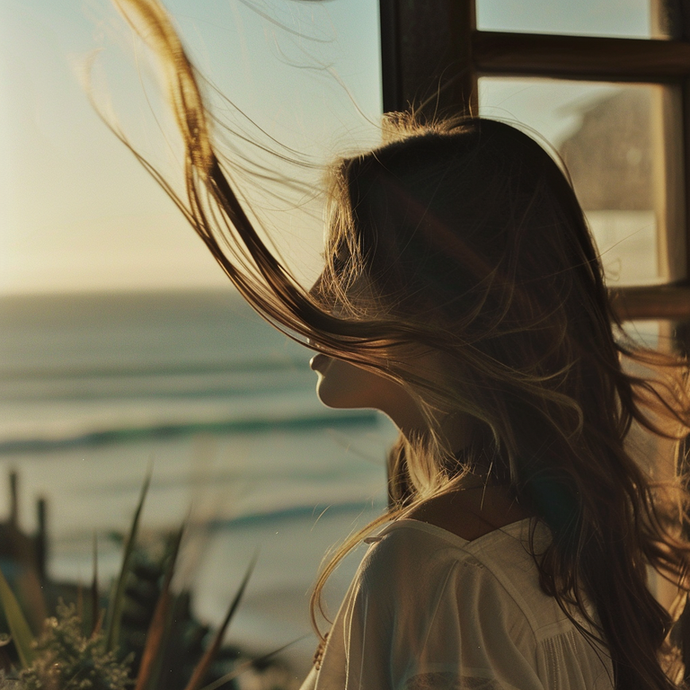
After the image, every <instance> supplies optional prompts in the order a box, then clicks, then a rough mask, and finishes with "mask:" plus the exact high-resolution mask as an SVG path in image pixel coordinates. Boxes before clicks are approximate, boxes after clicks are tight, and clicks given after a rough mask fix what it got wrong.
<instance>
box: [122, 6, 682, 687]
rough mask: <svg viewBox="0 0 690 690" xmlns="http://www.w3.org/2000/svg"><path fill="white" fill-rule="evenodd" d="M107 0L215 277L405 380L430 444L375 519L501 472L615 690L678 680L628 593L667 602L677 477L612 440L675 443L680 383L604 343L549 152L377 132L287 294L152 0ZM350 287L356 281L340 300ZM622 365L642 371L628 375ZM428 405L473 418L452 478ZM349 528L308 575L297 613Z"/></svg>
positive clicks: (346, 166)
mask: <svg viewBox="0 0 690 690" xmlns="http://www.w3.org/2000/svg"><path fill="white" fill-rule="evenodd" d="M119 4H120V5H121V6H123V7H125V8H126V11H125V16H127V17H128V19H129V20H130V21H132V22H133V23H134V24H135V27H136V28H137V29H138V30H139V31H140V33H142V35H144V29H145V34H146V39H147V40H148V41H149V43H150V44H151V45H152V46H153V48H154V49H155V50H156V52H157V53H158V55H159V56H160V58H161V60H162V62H163V65H164V66H165V67H166V69H167V74H168V79H167V81H168V85H169V87H170V89H171V100H172V103H173V107H174V111H175V115H176V117H177V122H178V126H179V128H180V131H181V133H182V137H183V142H184V145H185V150H186V163H185V172H186V182H187V189H186V197H187V198H186V200H182V199H180V198H179V197H178V196H176V195H175V194H174V193H173V192H172V191H171V190H170V187H168V186H167V185H166V183H165V181H164V180H162V178H161V176H160V175H159V174H158V173H157V172H156V171H155V170H153V169H151V167H150V166H148V167H149V170H150V171H151V172H152V174H154V176H156V178H157V179H158V180H159V181H160V182H161V183H162V184H163V185H164V187H165V188H166V190H167V191H168V192H169V193H170V194H171V196H172V197H173V199H174V200H175V201H176V203H177V204H178V206H179V207H180V209H181V210H182V212H183V213H184V214H185V215H186V217H187V219H188V220H189V222H190V223H191V224H192V226H193V227H194V229H195V230H196V232H197V233H198V234H199V236H200V237H201V238H202V240H203V241H204V242H205V243H206V245H207V246H208V248H209V249H210V251H211V252H212V253H213V255H214V256H215V258H216V260H217V261H218V263H219V264H220V265H221V267H222V268H223V270H224V271H225V272H226V274H227V275H228V277H229V278H230V280H232V282H233V283H234V284H235V286H236V287H237V289H238V290H239V291H240V293H241V294H242V295H243V296H244V297H245V299H246V300H247V301H248V302H249V303H250V304H251V305H252V306H253V307H254V308H255V309H256V310H257V311H258V312H259V313H260V314H261V315H263V316H264V317H265V318H266V319H268V320H269V321H270V322H271V323H273V325H275V326H276V327H278V328H280V329H281V330H284V331H285V332H287V334H288V335H290V336H291V337H294V338H297V339H298V340H300V341H302V339H303V338H309V340H310V343H311V345H312V347H314V348H315V349H318V350H320V351H323V352H325V353H327V354H330V355H332V356H335V357H339V358H341V359H345V360H348V361H350V362H352V363H355V364H357V365H359V366H362V367H364V368H367V369H369V370H372V371H376V372H378V373H379V374H381V375H383V376H386V377H388V378H391V379H393V380H395V381H397V382H398V383H400V384H401V385H403V386H404V387H405V388H406V389H407V390H408V391H409V392H410V393H411V394H412V395H413V396H414V397H415V399H416V400H417V401H418V403H419V406H420V409H421V410H422V412H423V413H424V414H425V415H426V417H427V419H428V421H429V428H430V432H429V434H428V435H424V436H421V437H419V438H416V439H412V440H411V441H410V440H406V439H401V440H400V441H399V443H398V445H397V450H396V451H395V452H394V453H393V454H392V456H391V463H390V466H391V489H392V493H393V495H394V497H395V499H396V500H395V505H394V506H393V507H392V510H391V511H390V513H389V514H387V515H385V516H383V517H382V518H381V519H379V520H377V521H376V524H378V523H380V522H381V521H382V520H384V519H386V518H388V517H390V516H394V515H397V514H399V513H400V511H401V510H403V509H405V508H406V507H409V506H410V505H412V504H414V502H415V501H420V500H423V499H424V498H425V497H427V496H429V495H434V494H436V493H438V492H442V491H444V490H447V489H448V487H449V486H452V485H454V483H455V482H456V481H457V480H458V477H461V476H462V474H463V472H465V471H467V468H468V467H471V466H472V465H480V466H481V467H484V468H487V469H488V470H489V471H490V473H491V474H493V475H495V476H499V477H509V479H510V482H511V485H512V487H513V489H514V491H515V494H516V495H517V496H518V498H520V499H522V500H525V501H526V502H528V503H529V504H530V505H532V506H534V509H535V511H536V513H537V514H538V516H539V519H540V520H542V521H543V522H545V523H546V524H547V525H548V527H549V529H550V531H551V533H552V535H553V541H552V543H551V545H550V547H549V548H548V550H547V551H546V553H545V554H544V555H543V557H542V558H540V559H539V560H538V566H539V572H540V576H541V586H542V588H543V589H544V591H545V592H547V593H548V594H550V595H552V596H553V597H555V598H556V600H557V601H558V602H559V604H560V605H561V606H562V608H563V609H564V611H565V612H566V613H567V614H568V615H569V616H571V618H572V619H573V620H574V621H575V617H574V616H573V612H576V613H578V614H579V615H580V616H581V617H584V619H585V620H587V621H588V622H589V624H590V625H591V626H592V627H593V630H594V631H595V633H596V635H597V638H598V639H600V640H602V641H605V643H606V645H607V647H608V650H609V653H610V655H611V659H612V663H613V669H614V675H615V678H614V680H615V687H616V688H618V689H619V690H623V689H625V690H628V689H632V688H640V687H644V688H656V689H662V688H667V689H668V688H672V687H676V683H677V682H679V678H678V672H677V669H676V670H675V671H674V670H673V669H671V661H672V650H671V648H670V646H669V644H668V643H667V638H668V634H669V631H670V628H671V625H672V619H671V616H670V615H669V613H668V612H667V611H666V610H665V609H664V608H663V607H662V606H661V605H660V604H659V603H658V602H657V601H656V600H655V599H654V597H653V596H652V595H651V593H650V591H649V589H648V588H647V575H646V568H647V566H651V567H652V568H654V569H655V570H657V571H658V572H659V573H661V574H662V575H663V576H664V577H666V578H668V579H670V580H671V581H672V582H673V583H674V584H676V585H677V586H678V587H679V588H681V589H682V590H687V588H688V581H687V571H688V563H689V562H690V545H689V544H688V543H687V542H686V541H685V540H683V539H682V538H681V537H680V535H679V529H677V525H679V524H680V521H681V512H680V511H682V510H684V508H685V499H686V494H685V491H684V489H683V487H681V486H680V484H679V483H676V484H673V483H667V484H666V485H661V484H660V483H657V482H654V481H653V479H652V477H651V476H650V473H649V472H647V471H646V470H644V469H643V468H642V467H641V466H640V465H638V464H637V463H636V462H635V460H634V459H633V457H632V455H631V453H630V449H629V448H628V447H627V446H626V440H627V439H628V437H629V433H630V429H631V426H632V425H633V423H635V424H637V425H638V426H640V427H642V428H643V429H645V430H647V431H648V432H649V433H651V434H652V435H654V436H657V437H663V438H670V439H680V438H681V436H682V435H683V434H684V433H685V432H686V429H687V426H688V423H689V421H690V413H689V410H690V405H689V402H688V396H687V392H686V389H685V378H686V373H687V372H686V369H685V365H684V364H683V363H682V362H680V361H679V360H677V359H674V358H673V357H671V356H662V355H660V354H658V353H655V352H651V351H644V350H641V349H638V348H636V347H634V346H633V345H632V344H631V343H629V342H627V341H626V340H625V339H624V338H622V337H620V338H616V337H614V331H613V330H612V324H613V325H618V326H620V324H617V321H616V317H615V314H614V313H613V312H612V309H611V306H610V303H609V300H608V296H607V292H606V288H605V285H604V281H603V277H602V271H601V266H600V263H599V259H598V257H597V253H596V250H595V247H594V245H593V241H592V238H591V235H590V233H589V231H588V228H587V224H586V221H585V218H584V216H583V213H582V210H581V208H580V206H579V204H578V202H577V199H576V197H575V194H574V192H573V190H572V187H571V185H570V184H569V182H568V180H567V177H566V175H564V173H563V171H562V170H561V169H560V168H559V166H558V164H557V163H556V162H555V161H554V159H553V158H552V157H550V156H549V155H548V154H547V153H546V152H545V151H544V150H543V149H542V148H541V147H540V146H539V145H538V144H536V143H535V141H533V140H532V139H531V138H530V137H528V136H527V135H525V134H524V133H522V132H520V131H518V130H517V129H515V128H513V127H510V126H508V125H505V124H502V123H499V122H494V121H490V120H483V119H462V120H458V121H455V122H441V123H436V124H430V125H429V124H427V125H424V126H421V125H417V124H415V123H414V121H413V119H412V118H409V117H404V116H401V117H399V118H398V122H397V123H396V126H395V127H392V129H391V128H390V127H389V130H390V131H389V136H390V137H391V141H389V142H388V143H386V144H385V145H383V146H381V147H380V148H378V149H376V150H374V151H370V152H367V153H365V154H362V155H359V156H355V157H351V158H346V159H343V160H341V161H339V162H338V163H337V164H335V165H334V167H333V169H332V173H331V176H330V184H329V202H330V203H329V209H330V210H329V220H328V223H329V231H330V236H329V239H328V243H327V251H326V266H325V269H324V271H323V273H322V275H321V277H320V279H319V281H318V282H317V285H316V286H315V288H314V289H313V290H312V291H311V292H307V291H306V290H304V289H303V288H302V287H301V286H300V285H299V284H298V282H297V281H296V280H294V278H293V277H292V276H291V275H290V273H289V271H288V270H287V269H286V268H285V267H284V266H283V265H282V264H281V262H280V261H279V260H278V259H277V258H276V257H275V256H274V255H273V254H272V253H271V252H270V251H269V249H268V248H267V247H266V245H265V244H264V242H263V241H262V240H261V238H260V237H259V235H258V234H257V232H256V231H255V229H254V228H253V227H252V224H251V222H250V221H249V219H248V217H247V215H246V214H245V211H244V209H243V208H242V205H241V204H240V202H239V201H238V199H237V197H236V195H235V193H234V192H233V189H232V187H231V185H230V184H229V182H228V178H227V176H226V174H225V171H224V165H223V163H222V161H221V160H220V159H219V157H218V156H217V155H216V152H215V150H214V145H213V141H212V137H211V134H210V132H209V126H208V122H209V118H208V117H207V112H206V109H205V106H204V102H203V99H202V97H201V95H200V93H199V89H198V86H197V79H196V76H195V72H194V68H193V67H192V65H191V64H190V63H189V61H188V59H187V57H186V55H185V53H184V51H183V49H182V47H181V44H180V42H179V39H178V37H177V35H176V33H175V31H174V29H173V28H172V26H171V24H170V22H169V20H168V18H167V16H166V14H165V12H164V10H163V9H162V7H161V6H160V5H159V4H158V3H157V1H156V0H120V2H119ZM389 122H392V120H389ZM125 143H127V142H125ZM144 164H145V165H147V164H146V162H145V161H144ZM356 281H363V283H364V285H365V289H357V290H353V286H354V285H355V283H356ZM334 306H337V307H338V309H337V312H336V311H334V309H333V307H334ZM335 313H337V314H338V315H337V316H336V315H335ZM425 351H434V352H437V353H441V354H442V356H443V357H445V358H446V361H448V362H449V367H448V368H447V370H446V372H445V376H444V377H443V378H442V379H441V378H440V377H430V376H429V374H428V372H427V373H425V372H423V371H422V372H420V371H419V368H418V367H416V366H413V364H412V362H414V355H415V353H418V352H425ZM622 358H627V359H629V360H634V361H637V362H639V363H642V364H644V365H646V366H650V367H654V368H655V369H656V371H657V372H658V374H657V375H656V377H655V378H654V380H650V379H648V378H645V377H644V376H641V375H633V374H631V373H629V372H627V371H625V370H624V369H623V366H622V363H621V360H622ZM439 410H441V411H446V412H451V411H461V412H464V413H466V414H469V415H471V416H472V417H473V418H474V419H476V420H477V428H478V433H476V434H475V435H474V437H473V441H472V446H471V447H470V449H469V450H468V453H467V456H466V458H464V463H463V464H462V466H461V467H456V468H453V469H449V467H451V465H450V464H449V462H448V460H449V450H450V449H448V448H445V447H444V445H443V440H442V437H441V435H440V434H439V433H438V429H435V428H434V420H435V419H436V418H437V415H436V414H435V413H436V412H437V411H439ZM653 460H654V458H652V459H650V464H653ZM370 528H371V526H369V528H368V529H370ZM364 531H366V530H364ZM364 531H363V532H364ZM363 532H362V533H363ZM362 533H360V534H358V535H355V537H353V538H352V539H350V540H349V542H348V543H347V544H346V545H344V547H343V548H342V549H341V551H340V553H339V554H338V555H337V556H336V558H335V560H334V561H333V562H332V563H331V564H330V565H329V566H328V567H327V568H326V569H325V571H324V572H323V573H322V575H321V577H320V579H319V581H318V583H317V587H316V592H315V598H314V604H316V602H318V597H319V593H320V590H321V588H322V586H323V582H324V581H325V579H326V577H327V576H328V575H329V574H330V573H331V572H332V570H333V568H334V567H335V564H336V563H337V561H338V560H339V559H340V558H341V557H342V555H343V554H344V553H345V552H346V551H347V550H348V549H349V548H350V547H351V546H353V545H354V544H355V543H356V542H357V541H358V539H359V538H360V537H361V534H362ZM586 602H591V603H592V604H593V605H594V609H595V611H596V616H595V617H594V618H593V617H592V615H591V614H590V613H589V609H588V607H587V605H586ZM576 625H578V626H579V624H578V623H577V622H576ZM579 627H580V629H581V630H582V631H583V634H588V633H587V631H586V630H585V628H583V627H582V626H579ZM667 673H669V674H671V676H673V678H672V679H671V678H670V677H669V675H667Z"/></svg>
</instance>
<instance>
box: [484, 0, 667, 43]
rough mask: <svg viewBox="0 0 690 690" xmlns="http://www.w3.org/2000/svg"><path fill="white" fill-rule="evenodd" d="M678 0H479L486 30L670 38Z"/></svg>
mask: <svg viewBox="0 0 690 690" xmlns="http://www.w3.org/2000/svg"><path fill="white" fill-rule="evenodd" d="M676 5H677V2H676V1H675V0H671V1H668V2H664V0H607V2H601V0H579V1H578V2H573V1H572V0H477V26H478V28H479V29H482V30H484V31H516V32H525V33H547V34H567V35H577V36H617V37H626V38H670V37H671V36H672V33H673V30H672V26H673V24H674V22H673V17H674V15H675V14H676V13H675V12H673V11H672V9H674V8H675V7H676Z"/></svg>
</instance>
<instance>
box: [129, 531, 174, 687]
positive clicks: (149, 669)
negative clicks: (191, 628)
mask: <svg viewBox="0 0 690 690" xmlns="http://www.w3.org/2000/svg"><path fill="white" fill-rule="evenodd" d="M186 526H187V525H186V523H185V524H183V525H182V527H181V528H180V531H179V532H178V533H177V535H176V537H175V541H174V542H173V547H172V552H171V554H170V560H169V561H168V565H167V567H166V569H165V575H164V578H163V586H162V587H161V593H160V596H159V597H158V601H157V602H156V608H155V610H154V612H153V618H152V619H151V624H150V625H149V629H148V632H147V633H146V643H145V644H144V651H143V653H142V657H141V664H140V665H139V674H138V676H137V683H136V686H135V687H134V690H147V689H148V688H149V687H155V676H156V671H157V670H158V669H159V668H160V664H161V661H162V660H161V657H160V654H161V651H164V647H165V644H164V642H165V640H166V639H167V637H168V634H169V632H170V617H169V616H168V611H169V610H170V605H171V603H172V592H171V591H170V587H171V585H172V579H173V575H174V574H175V564H176V562H177V555H178V553H179V551H180V544H181V543H182V535H183V534H184V531H185V528H186Z"/></svg>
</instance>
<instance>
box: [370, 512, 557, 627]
mask: <svg viewBox="0 0 690 690" xmlns="http://www.w3.org/2000/svg"><path fill="white" fill-rule="evenodd" d="M530 535H533V538H532V537H531V536H530ZM549 540H550V534H549V533H548V530H547V528H546V527H544V526H543V525H540V524H537V523H536V522H535V520H534V518H525V519H522V520H519V521H516V522H514V523H511V524H508V525H504V526H503V527H500V528H499V529H495V530H492V531H490V532H487V533H486V534H484V535H482V536H481V537H478V538H477V539H474V540H472V541H469V540H466V539H463V538H462V537H459V536H458V535H456V534H454V533H452V532H448V531H447V530H444V529H443V528H441V527H438V526H437V525H433V524H430V523H426V522H422V521H419V520H414V519H409V518H403V519H398V520H395V521H393V522H391V523H389V524H388V525H387V526H386V527H384V528H383V529H382V530H380V531H379V532H378V533H377V534H376V535H374V536H373V537H370V538H369V539H368V540H367V541H368V542H369V543H370V544H371V548H370V550H369V551H368V553H367V555H366V557H365V559H364V560H363V562H362V568H361V571H360V586H361V587H362V589H363V594H364V595H365V596H367V597H370V598H374V599H376V600H377V601H379V602H380V603H384V602H386V601H388V600H390V606H391V607H392V608H396V607H397V605H398V603H399V602H400V601H403V600H404V601H407V602H411V601H416V602H417V605H418V606H419V607H420V608H421V609H425V608H428V607H432V606H433V607H436V606H438V605H441V606H443V607H448V606H450V607H451V609H452V610H455V611H460V610H462V609H464V608H467V609H468V612H467V615H470V610H471V611H473V612H476V611H477V610H481V611H483V614H482V617H486V618H487V620H488V619H491V618H492V617H495V616H496V615H500V616H502V617H506V616H507V617H508V618H510V619H511V620H512V624H524V626H525V627H526V628H529V629H531V630H532V632H534V633H535V634H538V632H539V631H540V630H544V629H545V628H546V627H549V626H552V625H553V624H554V623H558V622H564V623H566V621H567V618H566V616H565V615H564V614H563V612H562V611H561V610H560V608H559V607H558V605H557V603H556V602H555V600H554V599H553V597H549V596H548V595H546V594H545V593H544V592H543V591H542V590H541V588H540V585H539V573H538V568H537V563H536V560H535V554H534V552H533V550H532V549H533V548H534V549H535V551H537V555H538V552H539V550H540V549H542V548H543V547H544V546H545V545H547V544H548V542H549ZM431 599H433V601H431ZM441 600H443V602H442V601H441ZM477 607H478V608H477ZM484 614H486V615H484ZM472 615H474V614H472ZM566 627H569V626H568V625H567V623H566Z"/></svg>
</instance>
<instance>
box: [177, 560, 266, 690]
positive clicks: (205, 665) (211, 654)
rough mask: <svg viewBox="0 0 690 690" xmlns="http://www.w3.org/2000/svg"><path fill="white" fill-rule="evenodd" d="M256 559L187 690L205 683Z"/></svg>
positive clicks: (193, 689)
mask: <svg viewBox="0 0 690 690" xmlns="http://www.w3.org/2000/svg"><path fill="white" fill-rule="evenodd" d="M256 559H257V556H256V555H255V556H254V558H252V561H251V563H250V564H249V567H248V568H247V572H246V573H245V575H244V579H243V580H242V584H241V585H240V588H239V589H238V590H237V594H235V598H234V599H233V600H232V603H231V604H230V608H229V609H228V612H227V614H226V615H225V620H224V621H223V623H222V625H221V626H220V628H218V630H217V631H216V634H215V635H214V636H213V640H212V641H211V644H210V645H209V647H208V649H207V650H206V652H205V653H204V656H202V657H201V660H200V661H199V663H198V664H197V665H196V668H195V669H194V673H192V677H191V678H190V680H189V683H187V687H186V688H185V690H199V689H200V688H201V683H202V682H203V680H204V677H205V676H206V673H207V672H208V669H209V666H210V665H211V664H212V663H213V660H214V659H215V657H216V654H217V653H218V650H219V649H220V645H221V643H222V642H223V638H224V637H225V631H226V630H227V629H228V625H229V624H230V621H231V620H232V617H233V616H234V615H235V611H236V610H237V607H238V606H239V603H240V601H241V600H242V596H243V595H244V590H245V589H246V588H247V583H248V582H249V578H250V577H251V574H252V571H253V570H254V566H255V565H256Z"/></svg>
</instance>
